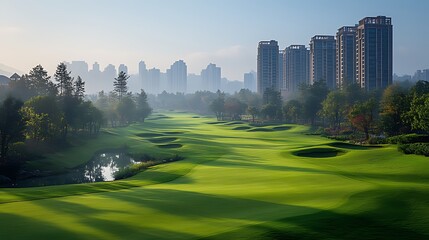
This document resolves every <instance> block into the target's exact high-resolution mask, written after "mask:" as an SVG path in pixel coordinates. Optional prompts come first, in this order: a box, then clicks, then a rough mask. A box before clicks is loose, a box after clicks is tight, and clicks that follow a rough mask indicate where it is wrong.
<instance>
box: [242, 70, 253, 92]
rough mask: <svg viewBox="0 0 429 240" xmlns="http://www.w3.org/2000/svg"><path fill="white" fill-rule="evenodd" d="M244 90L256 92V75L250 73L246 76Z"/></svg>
mask: <svg viewBox="0 0 429 240" xmlns="http://www.w3.org/2000/svg"><path fill="white" fill-rule="evenodd" d="M244 88H246V89H249V90H250V91H252V92H256V79H255V74H254V73H252V72H248V73H245V74H244Z"/></svg>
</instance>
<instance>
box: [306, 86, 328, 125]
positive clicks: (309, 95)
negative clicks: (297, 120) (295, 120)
mask: <svg viewBox="0 0 429 240" xmlns="http://www.w3.org/2000/svg"><path fill="white" fill-rule="evenodd" d="M328 92H329V90H328V87H327V86H326V82H325V81H323V80H321V81H317V82H314V83H313V85H302V86H301V89H300V93H301V94H300V95H301V96H300V98H301V103H302V112H303V117H305V118H306V119H307V120H309V122H310V123H311V125H314V123H315V121H316V118H317V113H318V112H319V111H320V110H321V109H322V102H323V100H324V99H325V98H326V96H327V95H328Z"/></svg>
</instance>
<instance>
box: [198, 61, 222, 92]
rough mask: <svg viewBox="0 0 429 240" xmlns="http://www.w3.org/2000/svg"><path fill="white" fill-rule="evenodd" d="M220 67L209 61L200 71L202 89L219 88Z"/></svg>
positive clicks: (213, 89)
mask: <svg viewBox="0 0 429 240" xmlns="http://www.w3.org/2000/svg"><path fill="white" fill-rule="evenodd" d="M220 79H221V68H220V67H217V66H216V64H213V63H210V64H209V65H208V66H207V68H206V69H203V70H202V71H201V80H202V82H203V88H204V90H207V91H210V92H217V90H220Z"/></svg>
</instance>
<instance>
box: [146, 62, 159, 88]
mask: <svg viewBox="0 0 429 240" xmlns="http://www.w3.org/2000/svg"><path fill="white" fill-rule="evenodd" d="M160 80H161V71H160V70H159V69H156V68H152V69H149V71H148V72H147V87H146V89H145V91H147V92H148V93H152V94H158V93H159V92H160V91H159V83H160Z"/></svg>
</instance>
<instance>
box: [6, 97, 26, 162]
mask: <svg viewBox="0 0 429 240" xmlns="http://www.w3.org/2000/svg"><path fill="white" fill-rule="evenodd" d="M22 105H23V103H22V102H21V101H19V100H17V99H15V98H13V97H8V98H6V100H4V101H3V103H2V104H1V105H0V160H1V162H2V163H4V162H5V161H6V159H7V156H8V151H9V146H10V144H12V143H14V142H16V141H19V140H21V139H23V136H24V129H25V123H24V120H23V118H22V114H21V111H20V109H21V107H22Z"/></svg>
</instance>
